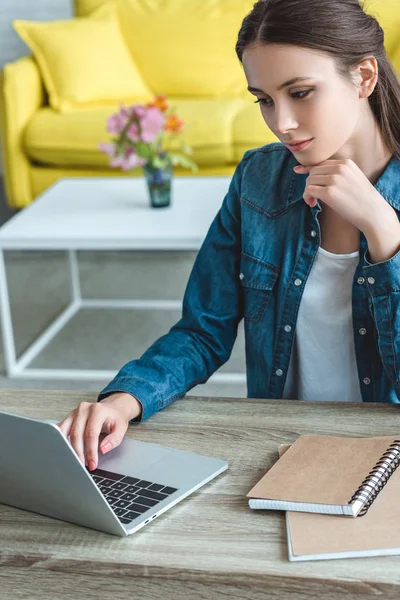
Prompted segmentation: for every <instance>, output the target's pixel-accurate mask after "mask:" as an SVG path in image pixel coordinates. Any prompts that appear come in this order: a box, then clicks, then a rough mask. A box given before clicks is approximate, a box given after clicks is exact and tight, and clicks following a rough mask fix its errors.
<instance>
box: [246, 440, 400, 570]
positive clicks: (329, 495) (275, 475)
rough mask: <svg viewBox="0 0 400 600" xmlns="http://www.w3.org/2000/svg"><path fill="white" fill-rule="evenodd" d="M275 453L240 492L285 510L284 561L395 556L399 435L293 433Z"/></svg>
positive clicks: (253, 503)
mask: <svg viewBox="0 0 400 600" xmlns="http://www.w3.org/2000/svg"><path fill="white" fill-rule="evenodd" d="M279 453H280V459H279V460H278V462H277V463H276V464H275V465H274V466H273V467H272V468H271V469H270V470H269V471H268V472H267V473H266V475H265V476H264V477H263V478H262V479H261V480H260V481H259V482H258V483H257V484H256V485H255V486H254V487H253V488H252V489H251V490H250V492H249V493H248V497H249V498H250V500H249V505H250V507H251V508H253V509H264V510H265V509H267V510H271V509H274V510H286V511H287V512H286V529H287V540H288V553H289V560H291V561H296V560H321V559H329V558H350V557H361V556H363V557H364V556H382V555H395V554H400V469H399V470H397V466H398V465H399V464H400V440H394V438H393V437H379V438H378V437H377V438H337V437H329V436H300V437H299V438H298V440H296V442H295V443H294V444H293V445H292V446H281V447H280V449H279ZM389 517H390V518H389Z"/></svg>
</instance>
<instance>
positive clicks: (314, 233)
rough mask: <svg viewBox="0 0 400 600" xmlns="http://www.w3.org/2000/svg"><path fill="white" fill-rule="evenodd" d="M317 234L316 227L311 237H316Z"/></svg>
mask: <svg viewBox="0 0 400 600" xmlns="http://www.w3.org/2000/svg"><path fill="white" fill-rule="evenodd" d="M316 235H317V232H316V231H314V229H313V230H312V231H311V237H315V236H316Z"/></svg>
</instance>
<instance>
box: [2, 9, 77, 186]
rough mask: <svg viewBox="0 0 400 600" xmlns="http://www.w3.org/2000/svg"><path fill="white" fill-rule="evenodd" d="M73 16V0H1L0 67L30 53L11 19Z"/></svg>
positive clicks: (49, 18)
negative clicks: (13, 26)
mask: <svg viewBox="0 0 400 600" xmlns="http://www.w3.org/2000/svg"><path fill="white" fill-rule="evenodd" d="M71 16H72V0H0V69H1V68H2V67H3V65H4V64H5V63H7V62H12V61H13V60H16V59H17V58H19V57H20V56H24V55H25V54H29V49H28V48H27V47H26V46H25V44H24V42H23V41H22V40H20V38H19V37H18V36H17V34H16V33H15V31H14V29H13V28H12V25H11V21H13V20H14V19H21V20H22V19H24V20H27V21H54V20H55V19H68V18H70V17H71ZM1 173H2V163H1V156H0V175H1Z"/></svg>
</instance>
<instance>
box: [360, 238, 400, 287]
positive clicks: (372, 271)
mask: <svg viewBox="0 0 400 600" xmlns="http://www.w3.org/2000/svg"><path fill="white" fill-rule="evenodd" d="M368 258H369V253H368V249H367V250H366V251H365V254H364V265H363V267H362V269H363V272H364V274H365V279H366V281H367V285H368V290H369V292H370V294H371V296H382V295H384V294H390V293H391V292H398V291H400V250H399V251H398V252H397V253H396V254H395V255H394V256H392V257H391V258H389V259H388V260H384V261H382V262H378V263H371V262H370V261H369V260H368Z"/></svg>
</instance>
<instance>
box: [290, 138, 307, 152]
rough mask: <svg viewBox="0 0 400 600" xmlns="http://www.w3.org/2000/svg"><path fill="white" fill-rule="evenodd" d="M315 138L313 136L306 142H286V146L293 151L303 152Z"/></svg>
mask: <svg viewBox="0 0 400 600" xmlns="http://www.w3.org/2000/svg"><path fill="white" fill-rule="evenodd" d="M313 139H314V138H311V139H309V140H306V141H305V142H301V144H286V146H287V147H288V148H289V149H290V150H292V151H293V152H301V151H302V150H304V149H305V148H307V146H308V145H309V144H311V142H312V141H313Z"/></svg>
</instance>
